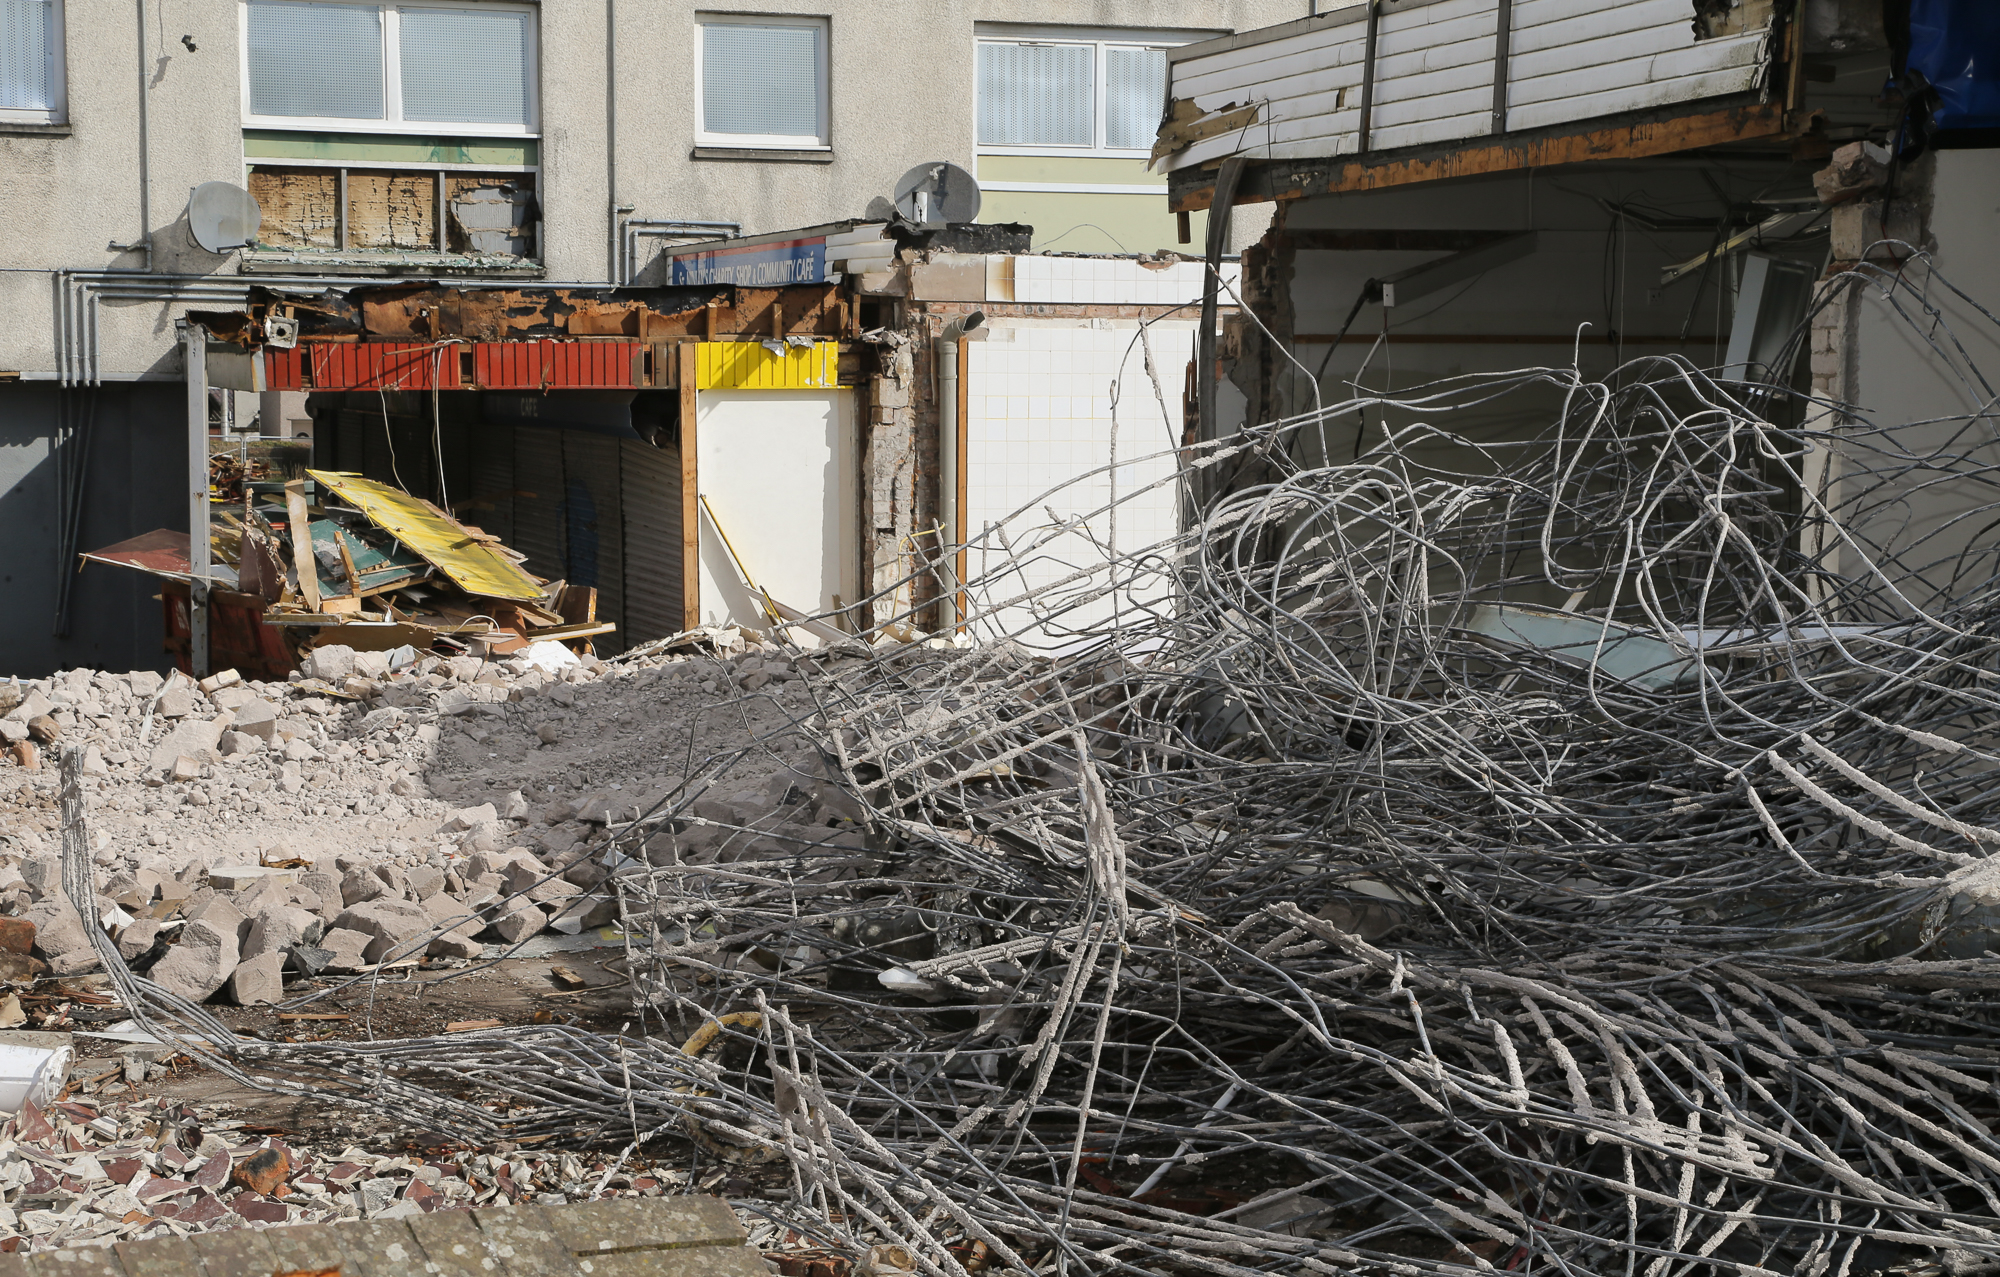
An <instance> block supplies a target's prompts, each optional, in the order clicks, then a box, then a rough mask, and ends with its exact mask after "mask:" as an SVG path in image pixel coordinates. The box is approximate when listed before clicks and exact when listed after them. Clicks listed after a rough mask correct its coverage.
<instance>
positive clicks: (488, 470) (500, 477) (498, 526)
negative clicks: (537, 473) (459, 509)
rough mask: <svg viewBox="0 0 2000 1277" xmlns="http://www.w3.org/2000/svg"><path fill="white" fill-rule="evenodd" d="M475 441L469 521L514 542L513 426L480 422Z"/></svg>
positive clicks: (504, 541) (468, 510)
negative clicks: (484, 424)
mask: <svg viewBox="0 0 2000 1277" xmlns="http://www.w3.org/2000/svg"><path fill="white" fill-rule="evenodd" d="M472 438H473V443H472V448H471V452H472V458H471V461H472V466H471V469H472V491H471V493H470V494H469V495H470V496H471V498H472V504H471V506H470V507H468V508H467V509H466V510H465V512H464V517H465V519H466V521H467V522H469V523H472V524H474V525H476V526H478V527H479V528H481V529H482V530H484V531H486V532H490V533H492V534H493V535H494V536H496V537H499V538H500V540H501V541H502V542H503V543H504V544H506V545H509V546H512V545H513V544H514V488H515V483H514V427H512V426H481V427H479V430H478V432H477V433H476V434H474V435H473V437H472Z"/></svg>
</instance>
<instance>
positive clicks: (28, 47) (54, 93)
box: [0, 0, 63, 124]
mask: <svg viewBox="0 0 2000 1277" xmlns="http://www.w3.org/2000/svg"><path fill="white" fill-rule="evenodd" d="M62 80H63V66H62V5H61V4H60V2H59V0H0V121H7V122H11V123H19V124H54V123H59V122H60V121H61V119H62V109H63V100H62V99H63V82H62Z"/></svg>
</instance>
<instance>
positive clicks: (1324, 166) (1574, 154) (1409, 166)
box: [1170, 102, 1787, 212]
mask: <svg viewBox="0 0 2000 1277" xmlns="http://www.w3.org/2000/svg"><path fill="white" fill-rule="evenodd" d="M1786 134H1787V126H1786V119H1785V109H1784V106H1783V104H1782V103H1776V102H1771V103H1758V104H1754V105H1749V106H1737V107H1730V108H1728V109H1727V110H1721V111H1708V112H1704V113H1700V114H1690V115H1677V116H1672V117H1668V118H1665V119H1651V120H1643V121H1639V122H1636V123H1631V124H1621V125H1615V126H1612V127H1608V128H1594V129H1582V130H1577V131H1573V132H1567V133H1556V134H1544V135H1542V136H1539V137H1536V136H1530V135H1523V134H1513V135H1509V136H1508V137H1507V138H1505V139H1495V140H1493V141H1491V142H1487V143H1484V144H1479V143H1468V144H1463V145H1457V146H1453V147H1451V148H1448V149H1440V150H1437V151H1435V152H1433V151H1431V150H1430V149H1429V148H1427V149H1426V153H1424V154H1422V155H1418V156H1411V157H1409V158H1406V159H1394V158H1390V157H1389V156H1387V155H1380V156H1362V157H1359V158H1356V159H1352V160H1324V159H1322V160H1288V159H1280V160H1258V161H1253V164H1254V167H1255V168H1256V170H1257V172H1256V173H1255V174H1254V175H1252V174H1247V173H1246V174H1245V175H1244V178H1243V180H1241V181H1240V182H1238V183H1237V186H1236V195H1235V199H1234V202H1235V203H1238V204H1254V203H1259V202H1261V201H1264V200H1269V199H1274V198H1275V199H1280V200H1295V199H1301V198H1303V197H1305V196H1308V195H1331V194H1344V193H1347V192H1351V191H1375V190H1385V189H1387V188H1389V187H1395V186H1410V185H1414V184H1416V183H1419V182H1441V181H1446V180H1448V179H1451V178H1457V177H1480V176H1484V175H1486V174H1491V173H1511V172H1519V171H1520V170H1523V169H1530V168H1547V167H1552V166H1554V165H1558V164H1581V163H1585V162H1588V161H1592V160H1627V159H1644V158H1646V157H1648V156H1654V155H1671V154H1673V153H1674V152H1676V151H1692V150H1696V149H1698V148H1700V147H1705V146H1721V145H1723V144H1724V143H1728V142H1748V141H1754V140H1757V139H1759V138H1775V137H1783V136H1786ZM1214 195H1215V188H1214V185H1213V181H1212V179H1211V182H1210V184H1209V185H1207V186H1201V187H1196V188H1194V189H1192V190H1185V191H1183V192H1181V193H1180V194H1178V195H1176V196H1173V197H1171V203H1170V207H1171V209H1172V211H1174V212H1181V211H1183V210H1186V211H1189V212H1192V211H1194V210H1196V209H1205V208H1207V207H1208V206H1209V204H1210V203H1211V202H1212V201H1213V199H1214Z"/></svg>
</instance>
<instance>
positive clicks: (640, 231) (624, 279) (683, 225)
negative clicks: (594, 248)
mask: <svg viewBox="0 0 2000 1277" xmlns="http://www.w3.org/2000/svg"><path fill="white" fill-rule="evenodd" d="M624 228H625V242H624V251H623V252H622V253H621V255H620V257H619V266H618V282H619V283H620V284H630V283H631V282H632V277H633V276H635V275H637V274H638V273H639V237H640V236H641V235H655V236H659V237H660V238H663V239H714V238H716V232H718V231H720V232H721V233H722V237H723V238H725V239H727V238H731V237H733V236H736V235H740V234H742V232H743V223H741V222H687V221H658V220H654V219H650V218H641V217H628V218H626V219H625V223H624Z"/></svg>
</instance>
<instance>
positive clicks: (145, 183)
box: [138, 0, 153, 271]
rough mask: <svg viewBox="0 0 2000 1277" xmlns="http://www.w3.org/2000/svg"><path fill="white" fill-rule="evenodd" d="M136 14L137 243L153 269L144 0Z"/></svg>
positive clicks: (147, 263)
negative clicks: (137, 114)
mask: <svg viewBox="0 0 2000 1277" xmlns="http://www.w3.org/2000/svg"><path fill="white" fill-rule="evenodd" d="M138 11H139V243H140V244H141V245H142V246H143V247H144V248H145V250H146V269H147V270H149V271H150V270H152V269H153V192H152V185H153V179H152V171H151V168H150V166H149V163H148V156H147V124H148V120H147V110H146V107H147V103H146V97H147V94H148V93H149V92H150V90H149V89H148V88H147V87H146V0H138Z"/></svg>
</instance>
